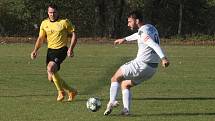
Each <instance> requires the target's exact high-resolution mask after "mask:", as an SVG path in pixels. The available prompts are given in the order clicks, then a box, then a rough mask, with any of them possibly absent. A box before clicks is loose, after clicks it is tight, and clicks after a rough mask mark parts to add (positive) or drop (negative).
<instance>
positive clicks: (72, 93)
mask: <svg viewBox="0 0 215 121" xmlns="http://www.w3.org/2000/svg"><path fill="white" fill-rule="evenodd" d="M77 94H78V92H77V90H74V91H69V92H68V101H69V102H70V101H73V100H74V99H75V96H76V95H77Z"/></svg>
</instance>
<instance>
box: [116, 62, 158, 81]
mask: <svg viewBox="0 0 215 121" xmlns="http://www.w3.org/2000/svg"><path fill="white" fill-rule="evenodd" d="M120 69H121V70H122V73H123V76H124V78H125V80H132V81H133V82H134V84H135V85H137V84H140V83H141V82H142V81H145V80H148V79H150V78H151V77H152V76H153V75H154V74H155V72H156V69H157V68H156V67H151V66H149V65H148V64H146V63H144V62H141V61H137V60H132V61H130V62H128V63H126V64H124V65H122V66H121V67H120Z"/></svg>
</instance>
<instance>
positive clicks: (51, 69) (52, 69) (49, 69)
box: [47, 62, 56, 74]
mask: <svg viewBox="0 0 215 121" xmlns="http://www.w3.org/2000/svg"><path fill="white" fill-rule="evenodd" d="M55 68H56V67H55V64H54V63H51V62H50V63H49V64H48V65H47V72H48V73H49V74H53V73H54V72H55V71H56V69H55Z"/></svg>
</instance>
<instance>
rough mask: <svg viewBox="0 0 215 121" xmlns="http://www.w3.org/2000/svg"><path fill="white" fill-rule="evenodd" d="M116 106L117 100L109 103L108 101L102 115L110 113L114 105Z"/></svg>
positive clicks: (117, 104)
mask: <svg viewBox="0 0 215 121" xmlns="http://www.w3.org/2000/svg"><path fill="white" fill-rule="evenodd" d="M117 106H119V102H118V101H114V102H113V103H110V102H109V103H108V104H107V108H106V110H105V112H104V115H105V116H107V115H109V114H111V112H112V110H113V108H114V107H117Z"/></svg>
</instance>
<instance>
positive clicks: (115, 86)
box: [110, 82, 119, 103]
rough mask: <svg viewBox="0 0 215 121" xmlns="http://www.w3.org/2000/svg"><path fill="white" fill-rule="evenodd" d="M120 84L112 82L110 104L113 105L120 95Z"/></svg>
mask: <svg viewBox="0 0 215 121" xmlns="http://www.w3.org/2000/svg"><path fill="white" fill-rule="evenodd" d="M118 88H119V82H112V83H111V86H110V103H113V102H114V101H115V100H116V96H117V93H118Z"/></svg>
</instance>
